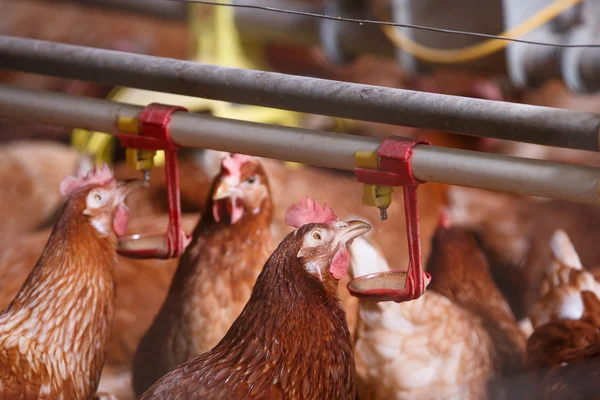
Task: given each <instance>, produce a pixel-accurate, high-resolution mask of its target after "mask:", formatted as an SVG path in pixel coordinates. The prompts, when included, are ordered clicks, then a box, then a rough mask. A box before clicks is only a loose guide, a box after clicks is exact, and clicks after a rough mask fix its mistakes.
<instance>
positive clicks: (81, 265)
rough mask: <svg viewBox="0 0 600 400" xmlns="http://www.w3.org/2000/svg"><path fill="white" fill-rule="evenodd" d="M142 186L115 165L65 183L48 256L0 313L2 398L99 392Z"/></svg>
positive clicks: (61, 396) (80, 396) (64, 396)
mask: <svg viewBox="0 0 600 400" xmlns="http://www.w3.org/2000/svg"><path fill="white" fill-rule="evenodd" d="M137 186H139V183H137V182H134V183H130V184H120V183H117V182H116V181H115V180H114V178H113V176H112V172H111V171H110V169H108V167H106V166H105V168H103V169H101V170H94V171H92V172H91V173H90V174H88V175H87V176H85V177H81V176H80V177H79V178H78V179H76V178H73V177H68V178H65V179H64V180H63V181H62V183H61V185H60V188H61V193H62V194H63V195H64V196H65V197H67V202H66V203H65V205H64V207H63V210H62V212H61V215H60V217H59V219H58V221H57V223H56V225H55V226H54V230H53V231H52V234H51V236H50V238H49V239H48V242H47V244H46V247H45V248H44V250H43V252H42V255H41V256H40V258H39V260H38V261H37V263H36V265H35V267H34V268H33V270H32V271H31V273H30V274H29V276H28V277H27V279H26V281H25V283H24V284H23V286H22V287H21V289H20V290H19V292H18V294H17V295H16V297H15V298H14V299H13V300H12V301H11V303H10V304H9V305H8V307H7V308H6V309H4V310H3V311H2V313H1V314H0V393H1V397H2V398H6V399H30V398H38V399H67V398H69V399H88V398H90V397H91V396H92V395H94V393H95V392H96V388H97V386H98V381H99V379H100V373H101V370H102V366H103V364H104V358H105V354H106V343H107V341H108V337H109V335H110V332H111V328H112V320H113V317H114V291H115V287H114V286H115V278H114V266H115V264H116V236H118V235H122V234H123V233H124V232H125V228H126V225H127V220H128V209H127V207H126V206H125V204H124V199H125V197H126V196H127V194H128V193H129V192H130V191H131V190H132V189H133V188H134V187H137Z"/></svg>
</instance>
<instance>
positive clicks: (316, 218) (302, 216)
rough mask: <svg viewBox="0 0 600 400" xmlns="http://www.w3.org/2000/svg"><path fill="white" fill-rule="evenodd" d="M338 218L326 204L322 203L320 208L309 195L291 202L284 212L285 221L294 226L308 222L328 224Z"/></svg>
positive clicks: (298, 226)
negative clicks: (295, 202) (296, 202)
mask: <svg viewBox="0 0 600 400" xmlns="http://www.w3.org/2000/svg"><path fill="white" fill-rule="evenodd" d="M338 219H339V218H338V217H337V215H335V212H334V211H333V210H332V209H331V208H330V207H328V206H327V204H323V208H321V207H320V206H319V203H317V202H316V201H314V200H313V199H311V198H310V197H307V198H306V199H304V200H301V201H300V202H299V203H298V204H292V205H291V206H290V207H289V208H288V209H287V211H286V212H285V223H286V224H287V225H289V226H293V227H294V228H300V227H301V226H302V225H306V224H310V223H326V224H330V223H333V222H336V221H337V220H338Z"/></svg>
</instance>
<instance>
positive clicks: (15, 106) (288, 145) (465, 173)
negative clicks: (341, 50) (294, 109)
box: [0, 85, 600, 205]
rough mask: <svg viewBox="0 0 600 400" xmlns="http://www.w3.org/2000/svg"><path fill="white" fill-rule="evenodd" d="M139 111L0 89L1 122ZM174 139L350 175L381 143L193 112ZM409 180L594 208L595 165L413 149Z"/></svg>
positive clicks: (107, 119)
mask: <svg viewBox="0 0 600 400" xmlns="http://www.w3.org/2000/svg"><path fill="white" fill-rule="evenodd" d="M142 110H143V108H142V107H139V106H133V105H127V104H122V103H116V102H111V101H108V100H101V99H92V98H85V97H79V96H72V95H67V94H62V93H53V92H46V91H39V90H30V89H23V88H17V87H12V86H6V85H0V117H3V118H12V119H18V120H24V121H33V122H37V123H42V124H48V125H56V126H62V127H66V128H85V129H90V130H96V131H102V132H107V133H111V134H114V135H116V134H118V125H117V121H118V119H119V117H123V118H134V117H137V116H138V114H139V113H140V112H141V111H142ZM170 132H171V138H172V140H173V141H174V142H175V143H176V144H178V145H181V146H188V147H198V148H205V149H215V150H221V151H228V152H236V153H244V154H251V155H256V156H261V157H269V158H275V159H280V160H286V161H295V162H300V163H304V164H308V165H315V166H321V167H330V168H337V169H342V170H347V171H353V170H354V168H355V166H356V161H355V153H356V152H357V151H358V150H361V151H377V149H378V148H379V145H380V144H381V142H382V140H381V139H379V138H372V137H362V136H355V135H348V134H340V133H332V132H319V131H313V130H308V129H301V128H288V127H281V126H274V125H267V124H258V123H253V122H246V121H239V120H230V119H225V118H217V117H212V116H208V115H201V114H192V113H176V114H174V115H173V116H172V119H171V123H170ZM412 168H413V172H414V176H415V177H416V178H417V179H419V180H421V181H428V182H442V183H448V184H452V185H459V186H470V187H477V188H482V189H489V190H496V191H503V192H511V193H519V194H525V195H533V196H541V197H549V198H554V199H560V200H566V201H572V202H576V203H584V204H592V205H598V190H599V184H600V168H593V167H588V166H581V165H572V164H566V163H558V162H550V161H543V160H532V159H526V158H519V157H509V156H501V155H494V154H487V153H481V152H476V151H467V150H457V149H450V148H444V147H436V146H420V147H416V148H415V149H414V154H413V158H412Z"/></svg>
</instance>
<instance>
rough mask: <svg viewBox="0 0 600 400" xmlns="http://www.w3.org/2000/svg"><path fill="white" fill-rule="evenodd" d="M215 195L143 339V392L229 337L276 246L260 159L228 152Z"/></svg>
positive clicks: (139, 379) (139, 386)
mask: <svg viewBox="0 0 600 400" xmlns="http://www.w3.org/2000/svg"><path fill="white" fill-rule="evenodd" d="M210 193H211V194H210V198H209V199H208V201H207V205H206V211H205V212H204V213H203V218H202V219H201V221H200V222H199V223H198V225H197V227H196V229H195V230H194V234H193V239H192V243H191V244H190V245H189V246H188V248H187V250H186V252H185V253H184V255H183V256H182V258H181V260H180V263H179V267H178V268H177V272H176V274H175V276H174V278H173V281H172V283H171V288H170V289H169V294H168V296H167V299H166V300H165V302H164V304H163V306H162V308H161V310H160V312H159V314H158V316H157V317H156V318H155V320H154V322H153V323H152V325H151V327H150V329H149V330H148V331H147V332H146V334H145V335H144V337H143V339H142V340H141V342H140V345H139V348H138V351H137V354H136V357H135V362H134V385H135V391H136V393H137V394H138V395H139V394H141V393H143V392H144V391H145V390H146V389H147V388H148V387H150V385H152V384H153V383H154V382H155V381H156V380H157V379H158V378H160V377H161V376H162V375H164V374H165V373H167V372H168V371H170V370H172V369H173V368H175V367H176V366H177V365H179V364H181V363H183V362H184V361H187V360H188V359H189V358H191V357H193V356H196V355H198V354H201V353H203V352H205V351H207V350H209V349H210V348H211V347H213V346H214V345H216V344H217V343H218V342H219V340H221V339H222V338H223V336H224V335H225V333H226V332H227V329H229V327H230V326H231V324H232V323H233V321H235V319H236V318H237V317H238V316H239V314H240V312H241V311H242V309H243V307H244V305H245V304H246V302H247V301H248V299H249V298H250V293H251V290H252V287H253V286H254V282H255V280H256V277H257V276H258V274H259V272H260V269H261V268H262V266H263V264H264V262H265V260H266V259H267V258H268V256H269V252H270V251H271V249H272V244H271V232H270V224H271V218H272V217H271V216H272V209H273V204H272V201H271V193H270V188H269V182H268V179H267V175H266V174H265V171H264V170H263V167H262V165H261V164H260V162H259V161H258V160H257V159H254V158H251V157H248V156H242V155H234V156H228V157H226V158H225V159H224V160H223V167H222V171H221V173H220V174H219V175H218V176H217V178H216V179H215V180H214V183H213V187H212V189H211V192H210Z"/></svg>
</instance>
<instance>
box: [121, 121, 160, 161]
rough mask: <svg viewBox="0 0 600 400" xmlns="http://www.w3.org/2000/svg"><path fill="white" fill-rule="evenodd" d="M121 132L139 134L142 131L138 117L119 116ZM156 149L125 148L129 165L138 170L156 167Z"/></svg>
mask: <svg viewBox="0 0 600 400" xmlns="http://www.w3.org/2000/svg"><path fill="white" fill-rule="evenodd" d="M117 126H118V127H119V132H123V133H129V134H134V135H138V134H139V133H140V128H139V122H138V120H137V118H131V117H119V119H118V120H117ZM156 153H157V152H156V151H152V150H138V149H125V160H126V163H127V167H128V168H130V169H133V170H136V171H148V170H150V169H151V168H152V167H154V165H155V164H154V157H155V155H156Z"/></svg>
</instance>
